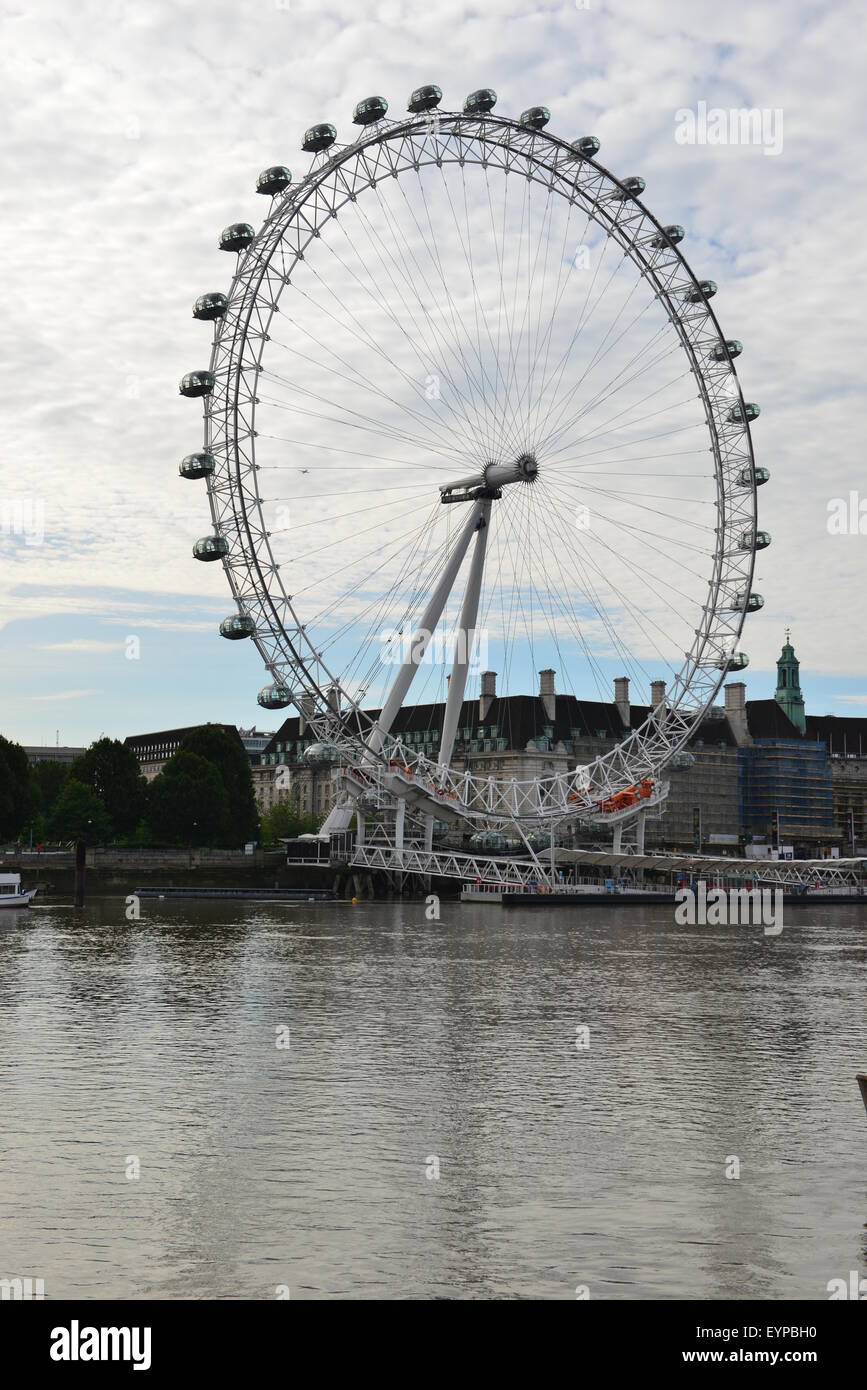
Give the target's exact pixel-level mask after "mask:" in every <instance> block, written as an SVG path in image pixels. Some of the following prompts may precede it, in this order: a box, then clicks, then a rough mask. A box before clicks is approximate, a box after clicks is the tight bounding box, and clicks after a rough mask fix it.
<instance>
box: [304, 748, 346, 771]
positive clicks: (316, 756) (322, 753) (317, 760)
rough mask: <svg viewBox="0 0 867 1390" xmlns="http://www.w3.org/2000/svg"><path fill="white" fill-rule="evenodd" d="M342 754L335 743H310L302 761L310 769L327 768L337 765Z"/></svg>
mask: <svg viewBox="0 0 867 1390" xmlns="http://www.w3.org/2000/svg"><path fill="white" fill-rule="evenodd" d="M342 756H343V754H342V752H341V750H340V748H339V747H338V746H337V744H336V743H311V745H310V747H309V748H306V749H305V750H304V761H305V763H307V764H308V765H309V766H310V767H329V766H331V765H332V764H334V763H339V762H340V759H341V758H342Z"/></svg>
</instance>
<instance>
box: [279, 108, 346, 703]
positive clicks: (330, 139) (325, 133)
mask: <svg viewBox="0 0 867 1390" xmlns="http://www.w3.org/2000/svg"><path fill="white" fill-rule="evenodd" d="M336 139H337V131H336V130H335V128H334V126H333V125H328V123H327V122H323V124H321V125H312V126H311V127H310V129H309V130H305V132H304V139H303V140H302V141H301V148H302V150H306V151H307V153H308V154H319V153H320V151H321V150H327V149H328V148H329V146H331V145H333V144H334V141H335V140H336ZM276 708H277V709H279V708H280V706H279V705H277V706H276Z"/></svg>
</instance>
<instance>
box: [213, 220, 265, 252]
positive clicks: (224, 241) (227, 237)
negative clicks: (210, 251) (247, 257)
mask: <svg viewBox="0 0 867 1390" xmlns="http://www.w3.org/2000/svg"><path fill="white" fill-rule="evenodd" d="M255 235H256V233H255V231H254V230H253V228H252V227H251V226H250V223H249V222H232V223H231V224H230V226H228V227H224V228H223V230H222V231H221V232H220V240H219V242H218V243H217V244H218V246H219V248H220V250H221V251H243V250H244V248H245V247H246V246H249V245H250V242H251V241H252V240H253V238H254V237H255Z"/></svg>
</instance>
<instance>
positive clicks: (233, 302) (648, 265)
mask: <svg viewBox="0 0 867 1390" xmlns="http://www.w3.org/2000/svg"><path fill="white" fill-rule="evenodd" d="M450 163H454V164H457V163H461V164H462V165H463V164H465V163H477V164H480V165H483V167H484V168H485V169H487V168H501V169H503V170H504V171H516V170H517V171H520V172H521V173H522V174H523V175H525V176H526V177H527V178H528V179H532V180H533V181H537V182H540V183H543V184H544V186H545V187H546V188H547V189H548V191H549V196H553V194H555V193H556V194H558V195H560V196H562V197H564V198H566V199H568V200H569V201H571V202H573V203H577V204H578V205H579V206H580V207H581V209H582V212H584V213H585V214H586V215H587V216H588V217H589V218H590V219H592V221H593V222H594V223H595V224H596V226H598V227H600V228H602V229H603V230H604V231H605V232H606V234H607V235H608V236H610V237H612V238H614V239H615V240H616V241H617V242H618V243H619V245H620V247H621V249H622V250H623V253H624V256H626V257H629V259H630V260H631V261H632V262H633V264H634V265H635V267H636V271H637V273H638V274H640V275H642V276H644V277H645V278H646V280H647V281H648V283H649V284H650V285H652V287H653V290H654V293H655V295H656V297H657V299H658V300H659V302H660V303H661V305H662V307H663V309H664V311H665V314H666V317H667V319H668V321H669V323H670V325H671V327H672V328H673V329H674V331H675V332H676V334H677V335H678V337H679V339H680V344H681V346H682V348H683V350H684V352H685V353H686V356H687V359H688V360H689V363H690V367H691V370H692V372H693V374H694V376H695V380H696V383H697V385H698V390H699V396H700V398H701V400H702V403H703V407H704V413H705V422H706V425H707V430H708V438H709V448H710V451H711V452H712V456H713V462H714V479H715V486H716V505H717V521H716V527H715V544H714V549H713V553H712V555H711V557H710V559H711V574H710V577H709V580H708V595H707V600H706V602H705V604H704V605H703V607H702V610H701V612H700V614H698V615H697V616H698V622H697V626H696V629H695V639H694V641H693V643H692V647H691V648H690V650H689V651H688V652H686V653H685V659H684V662H683V664H682V666H681V668H680V670H679V672H678V673H677V676H676V678H675V680H674V681H673V683H672V685H671V687H670V689H669V690H668V692H667V695H666V700H665V703H664V706H661V707H659V708H657V709H654V710H651V712H650V714H649V715H648V717H647V719H646V720H645V721H644V723H643V724H642V725H641V726H640V727H639V728H638V729H635V730H633V731H632V732H630V733H628V734H627V735H626V737H625V738H624V739H623V741H622V742H621V743H619V744H618V745H617V746H616V747H615V748H614V749H612V751H611V752H609V753H605V754H603V755H601V756H600V757H598V758H596V759H594V760H593V761H592V762H590V763H588V764H587V765H585V766H584V767H582V768H580V769H575V770H573V771H572V772H571V773H567V772H563V771H559V772H554V773H552V774H551V775H550V776H544V777H535V778H533V779H531V780H530V781H528V782H527V783H515V782H514V781H509V782H502V783H499V782H498V781H497V779H496V778H492V777H478V776H473V775H472V774H470V773H469V772H464V773H460V774H453V773H451V772H449V774H448V775H447V776H444V775H443V772H442V769H439V770H437V768H436V765H435V764H433V763H430V762H429V760H427V759H426V758H424V757H423V756H422V755H420V754H418V753H417V752H416V751H415V750H409V749H404V748H403V747H402V746H398V747H396V748H395V747H393V746H389V745H386V746H385V748H384V749H383V750H382V751H381V752H380V753H378V754H377V756H378V757H380V759H381V760H385V759H386V757H389V758H390V759H391V761H398V762H400V763H401V764H402V765H404V766H407V765H411V766H413V767H415V768H416V774H417V775H418V776H419V777H420V778H421V779H424V780H425V781H426V782H430V781H431V779H432V778H434V776H437V779H438V781H439V782H441V783H442V784H443V786H444V788H445V793H444V794H446V795H448V796H449V797H451V798H452V799H453V800H454V801H456V802H457V803H458V805H459V806H460V807H461V808H462V809H465V810H468V811H470V810H471V811H472V812H473V813H474V814H479V815H484V816H485V818H486V819H488V820H491V821H495V820H497V819H498V818H501V819H509V820H514V819H515V818H516V817H520V818H524V817H525V818H529V819H540V818H542V819H547V818H551V817H554V816H563V815H572V814H574V815H581V814H586V812H587V810H588V806H589V805H590V804H593V803H595V802H596V801H598V798H599V797H600V796H602V797H607V796H610V795H611V794H612V793H614V792H617V791H619V790H623V789H625V788H627V787H629V786H632V785H634V784H635V783H636V782H638V781H639V780H640V779H646V778H651V779H653V778H655V777H657V776H658V774H659V773H660V772H661V771H662V770H663V769H664V767H665V766H666V765H667V764H668V763H669V762H670V760H671V758H672V757H673V756H674V754H675V753H677V752H678V751H679V750H680V749H681V748H683V746H684V744H685V743H686V742H687V740H688V739H689V738H690V736H691V735H692V734H693V733H694V731H695V729H696V727H697V724H698V722H699V721H700V720H701V718H702V717H703V715H704V714H705V713H706V711H707V710H708V708H710V706H711V705H712V704H713V702H714V699H715V698H716V695H717V693H718V691H719V689H720V686H721V685H722V682H723V680H724V679H725V676H726V672H727V669H728V665H729V662H730V661H731V658H732V656H733V655H734V652H735V648H736V644H737V641H738V638H739V636H740V634H741V631H742V628H743V625H744V621H745V617H746V614H747V611H748V608H747V605H748V602H749V598H750V593H751V590H752V583H753V574H754V567H755V550H756V546H755V542H756V539H757V537H758V535H759V533H758V529H757V527H758V519H757V495H756V479H755V464H754V456H753V448H752V439H751V432H750V428H749V417H748V415H747V413H746V403H745V401H744V397H743V394H742V391H741V387H740V383H739V381H738V377H737V373H736V371H735V368H734V363H733V361H732V360H731V357H730V356H729V355H728V352H727V351H726V354H725V356H724V357H723V358H722V360H719V361H715V360H713V359H712V358H711V356H710V352H711V349H713V348H715V347H718V346H719V345H720V344H725V342H726V339H725V338H724V336H723V333H722V330H721V328H720V325H719V323H718V321H717V318H716V315H715V313H714V311H713V309H712V307H711V305H710V303H709V302H708V299H707V298H705V297H704V296H703V295H700V294H699V296H698V297H696V298H695V299H694V301H693V302H688V301H687V300H686V298H685V295H686V294H688V293H690V294H692V295H696V292H699V291H700V282H699V280H698V279H697V277H696V276H695V274H694V273H693V271H692V270H691V269H690V267H689V265H688V263H687V261H686V259H685V257H684V256H683V254H682V252H681V251H680V248H679V246H678V245H677V244H676V243H675V242H673V241H672V240H670V239H669V237H668V235H667V233H666V231H665V229H664V228H663V227H662V225H661V224H660V223H659V222H657V220H656V219H655V218H654V217H653V215H652V214H651V213H650V212H649V211H648V209H647V208H646V207H645V206H644V204H643V203H642V202H641V201H640V200H639V198H638V197H637V196H635V195H634V194H630V195H629V196H627V197H624V191H625V190H624V184H623V183H622V182H621V181H620V180H618V179H617V178H616V177H615V176H614V175H613V174H611V173H610V172H609V171H608V170H607V169H605V168H604V167H603V166H602V165H601V164H599V162H598V161H597V160H596V159H595V158H593V157H588V156H586V155H580V156H579V155H577V154H576V152H575V150H574V148H573V147H572V146H570V145H569V144H568V143H566V142H565V141H563V140H561V139H559V138H558V137H556V136H553V135H551V134H549V133H548V132H547V131H544V130H540V129H533V128H528V127H527V126H526V125H523V124H521V123H519V122H517V121H514V120H511V119H509V118H507V117H504V116H499V115H494V114H493V112H486V113H483V114H468V113H466V112H464V113H454V112H451V113H449V112H436V122H435V124H434V123H432V122H431V120H430V117H429V115H428V116H421V117H418V116H416V117H412V118H410V119H407V120H400V121H389V120H385V119H383V120H380V121H378V122H377V123H376V124H375V125H374V126H372V127H370V126H368V127H364V128H362V131H361V134H360V135H359V137H358V139H357V140H356V141H355V142H354V143H353V144H349V145H345V146H340V147H336V149H335V150H332V151H328V152H324V153H322V154H319V155H316V156H315V158H314V160H313V163H312V166H311V168H310V170H309V172H308V173H307V175H306V176H305V178H304V179H303V180H301V181H300V182H298V183H296V184H292V185H291V186H290V187H289V188H288V189H287V190H286V192H285V194H284V195H281V196H278V197H275V198H274V199H273V200H272V205H271V209H270V212H269V215H268V217H267V218H266V220H265V222H264V224H263V226H262V227H261V229H260V230H259V232H258V233H257V234H256V236H255V238H254V239H253V241H252V242H251V243H250V244H249V245H248V246H246V247H245V248H244V249H243V250H242V251H241V253H240V254H239V257H238V264H237V269H236V273H235V276H234V279H233V282H232V286H231V290H230V292H229V296H228V308H227V311H226V313H225V315H224V316H223V317H222V318H221V319H220V320H219V321H218V322H217V323H216V325H215V335H214V343H213V348H212V354H211V362H210V370H211V372H212V373H213V376H214V388H213V391H212V393H211V394H210V395H209V396H207V397H206V400H205V449H206V451H208V452H209V453H210V454H211V455H213V457H214V459H215V461H216V468H215V471H214V473H213V474H212V475H210V476H209V477H208V483H207V485H208V494H209V501H210V508H211V517H212V522H213V526H214V531H215V533H216V534H217V535H221V536H225V537H227V538H231V539H230V546H229V553H228V554H227V555H226V556H225V557H224V558H223V565H224V568H225V570H226V573H227V576H228V579H229V584H230V587H231V590H232V593H233V595H234V598H235V601H236V603H237V606H238V609H239V612H240V613H242V614H246V615H249V616H250V617H252V618H253V620H254V622H255V631H254V632H253V634H252V636H253V640H254V642H255V644H256V646H257V648H258V650H259V652H260V654H261V656H262V658H263V661H264V663H265V666H266V668H267V669H268V671H269V672H270V673H271V676H272V678H273V680H274V683H275V685H277V686H281V687H283V686H285V687H287V688H288V689H289V690H290V691H291V692H292V696H293V703H295V704H296V705H297V706H298V707H299V708H303V712H304V715H305V719H306V722H307V724H308V725H309V727H310V728H311V729H312V730H313V731H314V734H315V736H316V737H317V738H319V739H321V740H323V741H330V742H336V743H338V744H340V745H341V746H342V747H343V748H344V750H345V753H346V755H347V757H348V758H349V759H350V760H351V759H352V758H353V755H354V754H355V755H357V756H361V755H362V754H363V755H364V756H365V758H369V757H370V753H369V749H368V746H367V745H368V743H369V738H370V734H371V731H372V727H373V721H372V720H371V718H370V716H369V715H368V714H367V713H366V712H365V711H364V709H363V708H362V707H361V705H360V704H359V703H357V702H356V700H355V699H354V698H353V697H352V696H351V695H350V694H349V692H347V691H346V690H345V689H344V688H343V686H342V683H341V674H340V672H339V671H334V670H331V669H329V666H328V664H327V662H326V661H325V660H324V659H323V657H322V655H321V653H320V652H319V651H318V650H317V645H316V641H315V635H313V636H311V635H310V634H308V631H307V628H306V626H305V624H304V622H303V621H302V617H301V615H300V614H296V612H295V610H294V608H293V604H292V598H291V596H290V595H289V594H288V593H287V592H286V589H285V587H284V584H283V580H282V577H281V574H280V568H279V565H278V563H277V561H276V559H275V556H274V553H273V550H272V547H271V543H270V537H269V534H268V528H267V526H266V523H265V518H264V516H263V512H262V497H261V494H260V490H259V481H258V467H257V464H256V445H255V439H256V406H257V404H258V398H257V389H258V385H259V380H260V376H261V373H262V371H263V355H264V349H265V345H266V343H267V341H268V337H269V329H270V326H271V323H272V320H273V317H274V315H275V313H276V312H278V309H279V301H280V297H281V295H282V294H283V292H284V290H285V289H286V288H287V286H288V285H289V284H290V283H291V274H292V270H293V269H294V267H295V265H297V263H298V261H299V260H302V259H303V257H304V252H305V249H306V247H307V246H308V244H309V243H310V242H311V241H312V240H313V239H314V238H318V237H319V236H320V235H322V232H323V228H324V227H325V226H326V225H327V223H328V222H330V221H331V219H332V218H334V217H335V216H336V215H337V213H338V212H339V211H340V209H341V207H342V206H343V205H344V204H345V203H346V202H348V201H355V200H356V198H358V197H360V196H361V195H362V194H363V191H364V189H366V188H373V187H375V186H376V185H377V184H378V183H379V182H380V181H382V180H384V179H387V178H393V177H397V178H399V177H400V176H401V175H403V174H407V173H409V172H410V171H413V172H415V173H417V174H418V173H419V171H420V170H421V169H423V168H426V167H428V166H438V165H443V164H450ZM278 262H279V264H278ZM287 265H288V269H287ZM733 406H734V407H735V408H737V407H738V406H739V407H740V411H741V422H740V423H738V424H732V422H731V420H730V419H729V418H728V417H729V416H730V414H731V411H732V407H733ZM745 472H746V473H747V474H748V476H749V478H750V479H751V486H748V487H745V486H744V485H743V484H742V483H741V482H739V481H738V479H739V478H740V477H742V476H743V475H744V473H745ZM746 537H751V538H752V544H751V545H749V546H748V547H747V546H744V544H743V542H744V539H745V538H746ZM395 753H396V754H397V758H396V759H395V758H394V756H393V755H394V754H395ZM588 787H590V788H591V789H592V799H591V801H588V797H587V795H586V792H587V788H588Z"/></svg>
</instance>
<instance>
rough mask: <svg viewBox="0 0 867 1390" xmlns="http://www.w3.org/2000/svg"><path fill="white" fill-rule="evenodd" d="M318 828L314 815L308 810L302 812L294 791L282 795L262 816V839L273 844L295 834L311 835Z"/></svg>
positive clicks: (290, 837)
mask: <svg viewBox="0 0 867 1390" xmlns="http://www.w3.org/2000/svg"><path fill="white" fill-rule="evenodd" d="M318 829H319V826H318V823H317V820H316V817H315V816H314V815H312V814H311V813H310V812H308V813H307V814H306V815H305V814H302V812H301V809H300V807H299V805H298V797H297V795H296V794H295V793H293V794H292V795H291V796H288V797H282V798H281V799H280V800H279V801H278V802H276V804H275V805H274V806H273V807H272V808H271V810H270V811H267V812H266V813H265V815H264V816H263V817H262V841H263V843H264V844H269V845H273V844H275V843H276V842H277V841H278V840H279V839H281V838H283V839H293V838H294V837H295V836H296V835H312V834H315V833H316V831H317V830H318Z"/></svg>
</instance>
